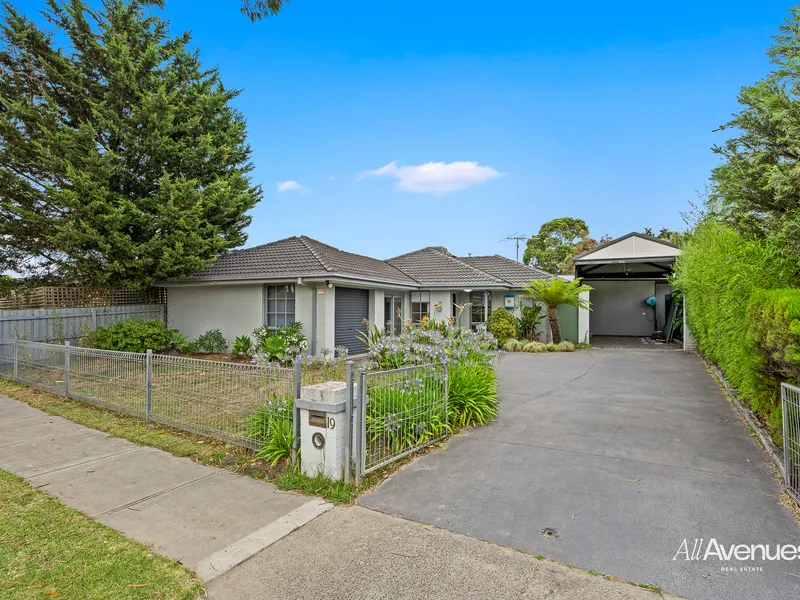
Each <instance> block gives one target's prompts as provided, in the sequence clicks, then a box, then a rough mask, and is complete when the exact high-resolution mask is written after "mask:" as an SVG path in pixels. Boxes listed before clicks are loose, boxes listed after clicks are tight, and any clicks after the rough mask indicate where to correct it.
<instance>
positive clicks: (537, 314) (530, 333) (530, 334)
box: [519, 304, 544, 340]
mask: <svg viewBox="0 0 800 600" xmlns="http://www.w3.org/2000/svg"><path fill="white" fill-rule="evenodd" d="M542 319H544V307H543V306H542V305H541V304H534V305H533V306H523V307H522V319H520V322H519V336H520V337H521V338H524V339H526V340H535V339H536V326H537V325H538V324H539V323H540V322H541V321H542Z"/></svg>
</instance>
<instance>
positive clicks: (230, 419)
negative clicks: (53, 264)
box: [0, 340, 299, 449]
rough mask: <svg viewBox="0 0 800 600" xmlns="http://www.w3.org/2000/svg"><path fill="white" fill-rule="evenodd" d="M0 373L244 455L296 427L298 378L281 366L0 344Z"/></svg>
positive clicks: (26, 343)
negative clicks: (205, 438) (239, 450)
mask: <svg viewBox="0 0 800 600" xmlns="http://www.w3.org/2000/svg"><path fill="white" fill-rule="evenodd" d="M0 375H3V376H5V377H9V378H12V379H14V380H16V381H18V382H20V383H24V384H26V385H30V386H32V387H36V388H39V389H42V390H46V391H48V392H52V393H55V394H59V395H62V396H66V397H68V398H74V399H76V400H80V401H83V402H86V403H89V404H93V405H96V406H99V407H101V408H105V409H108V410H112V411H116V412H120V413H124V414H127V415H132V416H135V417H140V418H143V419H146V420H147V421H148V422H154V423H161V424H164V425H168V426H170V427H174V428H176V429H182V430H184V431H190V432H193V433H198V434H201V435H204V436H208V437H211V438H214V439H217V440H220V441H224V442H228V443H231V444H235V445H238V446H243V447H245V448H251V449H258V448H260V447H261V446H262V445H263V444H264V443H265V441H267V440H269V439H272V438H273V437H275V435H276V432H278V433H279V434H280V435H281V436H283V437H284V438H286V439H289V438H290V436H292V435H293V434H294V433H295V430H294V428H295V426H296V424H297V419H295V418H294V398H295V397H296V396H297V394H298V390H297V388H296V385H295V384H296V383H299V379H298V378H296V377H295V374H294V372H293V371H292V369H285V368H281V367H270V366H260V365H252V364H237V363H226V362H217V361H210V360H201V359H195V358H184V357H180V356H167V355H161V354H153V353H152V352H148V353H147V354H139V353H134V352H112V351H109V350H96V349H92V348H79V347H75V346H70V345H69V344H65V345H63V346H62V345H57V344H44V343H39V342H29V341H25V340H0ZM294 440H295V447H296V441H297V440H298V436H297V435H294Z"/></svg>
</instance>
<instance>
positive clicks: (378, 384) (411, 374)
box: [356, 363, 450, 475]
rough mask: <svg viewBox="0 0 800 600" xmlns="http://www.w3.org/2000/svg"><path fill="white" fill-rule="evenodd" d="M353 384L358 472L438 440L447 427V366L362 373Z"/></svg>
mask: <svg viewBox="0 0 800 600" xmlns="http://www.w3.org/2000/svg"><path fill="white" fill-rule="evenodd" d="M357 387H358V395H359V402H358V406H359V409H358V411H357V412H358V415H359V417H358V418H359V420H360V427H358V428H356V431H357V432H358V433H359V434H360V436H361V437H360V440H359V439H357V444H356V446H357V449H356V457H357V458H356V460H360V461H361V465H360V467H361V468H360V469H359V471H360V475H363V474H366V473H369V472H370V471H374V470H376V469H379V468H381V467H383V466H385V465H387V464H389V463H391V462H393V461H395V460H398V459H400V458H402V457H404V456H406V455H408V454H410V453H412V452H416V451H417V450H420V449H421V448H424V447H425V446H428V445H429V444H432V443H433V442H436V441H439V440H441V439H442V438H444V437H445V436H446V435H447V434H448V433H449V431H450V426H449V423H448V417H447V396H448V380H447V367H446V366H445V365H444V364H442V363H436V364H429V365H418V366H410V367H404V368H401V369H393V370H391V371H376V372H363V371H362V372H360V373H359V377H358V386H357Z"/></svg>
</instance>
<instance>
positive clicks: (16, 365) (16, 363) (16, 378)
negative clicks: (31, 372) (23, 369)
mask: <svg viewBox="0 0 800 600" xmlns="http://www.w3.org/2000/svg"><path fill="white" fill-rule="evenodd" d="M12 352H14V381H19V350H18V349H17V338H16V337H15V338H14V345H13V346H12Z"/></svg>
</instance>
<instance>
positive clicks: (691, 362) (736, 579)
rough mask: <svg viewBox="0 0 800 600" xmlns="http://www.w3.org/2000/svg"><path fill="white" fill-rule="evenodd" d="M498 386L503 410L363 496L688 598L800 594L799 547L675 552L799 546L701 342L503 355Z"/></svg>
mask: <svg viewBox="0 0 800 600" xmlns="http://www.w3.org/2000/svg"><path fill="white" fill-rule="evenodd" d="M500 394H501V399H502V405H501V413H500V416H499V418H498V420H497V421H496V422H494V423H492V424H491V425H488V426H484V427H480V428H477V429H474V430H471V431H469V432H467V433H465V434H462V435H459V436H457V437H455V438H454V439H453V440H451V441H450V442H449V444H448V445H447V447H446V448H444V449H442V450H439V451H435V452H432V453H430V454H427V455H425V456H423V457H420V458H419V459H418V460H415V461H414V462H413V463H411V464H410V465H408V466H407V467H406V468H405V469H403V470H402V471H400V472H398V473H397V474H395V475H394V476H393V477H392V478H390V479H389V480H387V481H386V482H384V483H383V484H382V485H381V486H380V487H378V488H377V489H375V490H374V491H373V492H371V493H370V494H368V495H367V496H365V497H363V498H362V499H361V501H360V503H361V504H363V505H364V506H367V507H369V508H373V509H376V510H379V511H382V512H386V513H390V514H394V515H398V516H402V517H405V518H408V519H411V520H414V521H418V522H421V523H427V524H431V525H436V526H438V527H441V528H444V529H448V530H450V531H454V532H457V533H462V534H465V535H468V536H472V537H477V538H481V539H484V540H488V541H491V542H494V543H497V544H500V545H503V546H507V547H511V548H516V549H518V550H523V551H526V552H531V553H534V554H542V555H544V556H546V557H548V558H551V559H554V560H557V561H561V562H564V563H569V564H572V565H575V566H577V567H580V568H583V569H595V570H597V571H600V572H602V573H608V574H613V575H616V576H619V577H622V578H623V579H626V580H629V581H634V582H638V583H645V584H655V585H658V586H659V587H661V588H662V589H663V590H664V591H666V592H671V593H674V594H679V595H681V596H685V597H688V598H697V599H718V598H725V599H726V600H734V599H738V598H741V599H762V598H763V599H767V598H770V599H773V598H774V599H778V598H781V599H783V598H791V597H794V598H796V597H800V560H793V561H762V560H755V561H737V560H735V559H734V560H730V561H720V560H718V559H716V558H713V557H709V558H708V560H706V561H702V560H695V561H687V560H683V558H684V555H681V556H679V557H678V560H673V558H674V557H675V556H676V554H677V553H678V551H679V550H680V548H681V544H682V543H683V541H684V539H687V540H688V548H689V549H690V550H691V548H692V547H693V546H694V543H695V542H694V540H695V538H703V540H705V541H704V542H703V543H704V544H707V543H708V541H709V539H711V538H714V539H716V540H717V542H718V543H719V544H721V545H724V546H728V545H731V544H748V545H749V544H771V545H773V547H774V545H775V544H781V545H786V544H792V545H794V546H797V545H798V544H800V535H799V531H800V530H798V527H797V524H796V522H795V520H794V518H793V516H792V515H791V513H790V512H789V511H788V510H787V509H785V508H783V507H781V506H779V504H778V502H779V499H780V498H779V494H780V487H779V485H778V484H777V482H776V476H775V474H774V471H773V470H772V469H771V466H770V464H769V463H768V458H767V456H766V454H765V453H764V452H763V450H762V449H761V448H760V447H759V446H758V445H757V443H756V442H755V441H754V439H753V438H752V437H751V436H750V435H749V431H748V430H747V428H746V427H745V425H744V424H743V423H742V422H741V421H740V420H739V419H738V417H737V414H736V412H735V411H734V410H733V408H732V407H731V405H730V404H729V402H728V401H727V399H726V398H725V397H724V396H723V394H722V393H721V391H720V389H719V387H718V386H717V384H716V383H715V382H714V381H713V380H712V379H711V377H710V376H709V375H708V373H707V372H706V370H705V368H704V366H703V364H702V362H701V361H700V359H699V358H698V357H697V356H696V355H693V354H689V353H683V352H679V351H670V350H664V351H653V350H651V349H647V350H636V349H602V350H591V351H585V352H576V353H573V354H543V355H539V354H522V353H517V354H510V355H509V356H507V357H506V358H505V359H504V361H503V364H502V366H501V368H500ZM704 548H705V546H704ZM749 569H756V570H755V571H751V570H749Z"/></svg>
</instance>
